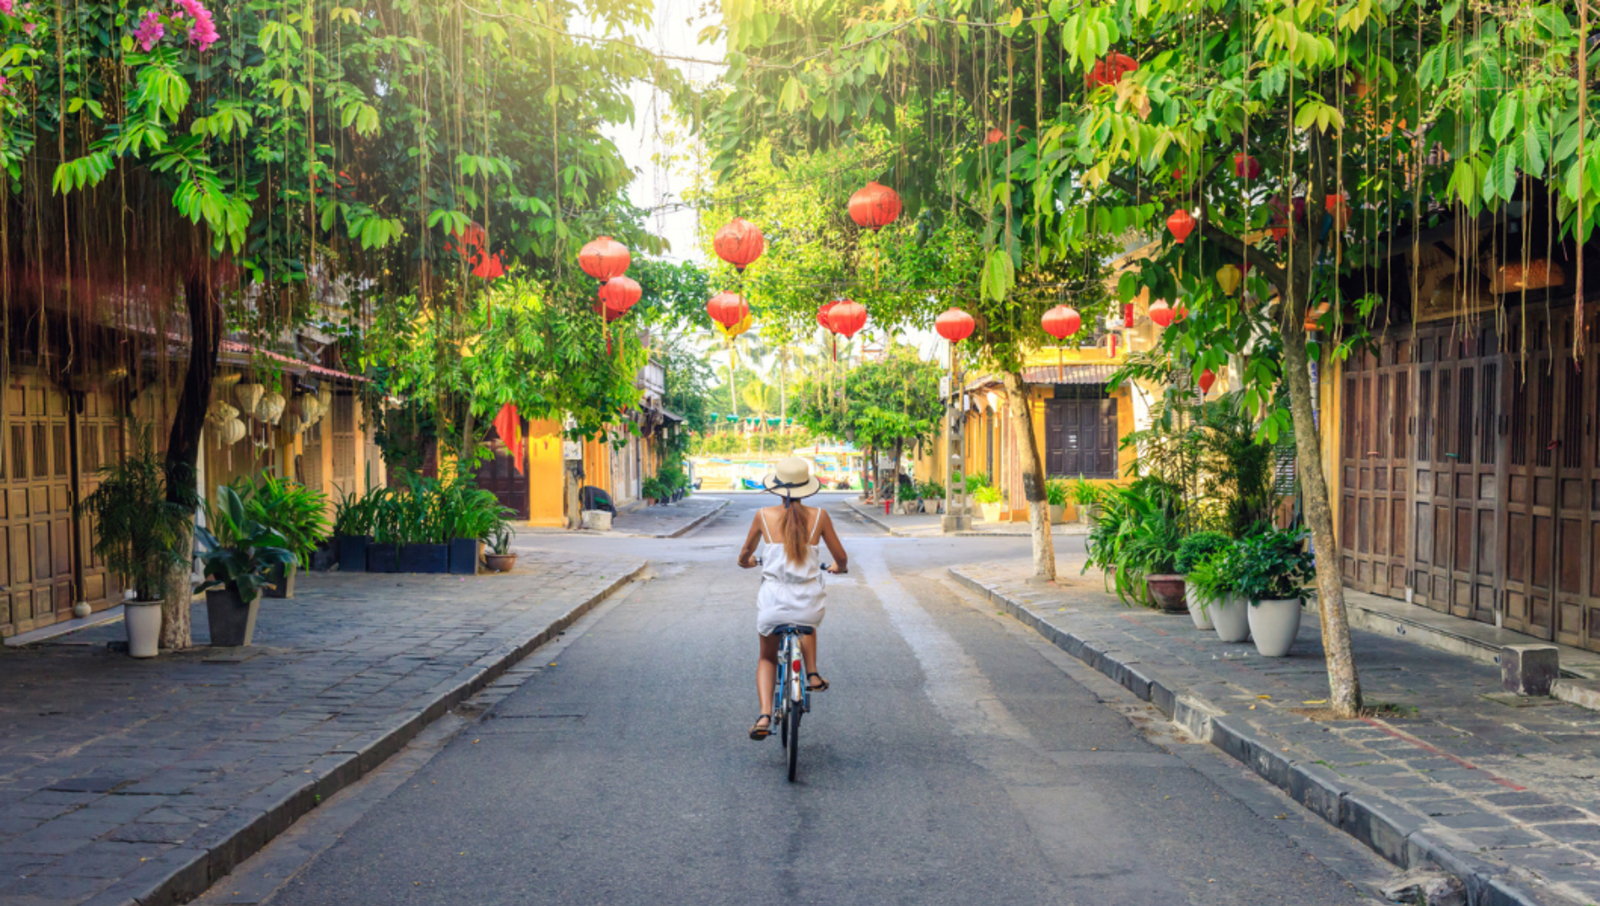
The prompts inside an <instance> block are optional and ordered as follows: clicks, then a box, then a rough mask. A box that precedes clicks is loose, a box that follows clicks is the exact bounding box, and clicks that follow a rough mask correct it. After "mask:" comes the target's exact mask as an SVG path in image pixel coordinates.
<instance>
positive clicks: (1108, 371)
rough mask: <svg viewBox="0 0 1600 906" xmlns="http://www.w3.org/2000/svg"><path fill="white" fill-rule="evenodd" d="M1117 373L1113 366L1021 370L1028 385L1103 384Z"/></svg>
mask: <svg viewBox="0 0 1600 906" xmlns="http://www.w3.org/2000/svg"><path fill="white" fill-rule="evenodd" d="M1116 373H1117V366H1115V365H1036V366H1034V367H1032V368H1024V369H1022V380H1023V381H1025V382H1027V383H1029V384H1105V383H1109V382H1110V380H1111V376H1112V375H1113V374H1116Z"/></svg>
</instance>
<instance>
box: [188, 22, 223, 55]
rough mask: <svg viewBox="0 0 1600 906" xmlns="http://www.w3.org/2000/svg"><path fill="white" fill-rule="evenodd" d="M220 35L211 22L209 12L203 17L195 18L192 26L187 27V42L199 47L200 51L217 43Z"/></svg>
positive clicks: (202, 51)
mask: <svg viewBox="0 0 1600 906" xmlns="http://www.w3.org/2000/svg"><path fill="white" fill-rule="evenodd" d="M220 37H222V36H221V35H219V34H217V27H216V25H214V24H212V22H211V15H210V14H209V13H207V14H206V17H205V18H204V19H196V20H195V23H194V27H193V28H191V29H189V43H190V44H193V45H195V46H197V47H199V48H200V52H201V53H205V52H206V49H207V48H209V47H210V46H211V45H213V44H215V43H217V39H218V38H220Z"/></svg>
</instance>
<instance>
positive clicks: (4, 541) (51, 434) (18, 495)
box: [0, 375, 74, 634]
mask: <svg viewBox="0 0 1600 906" xmlns="http://www.w3.org/2000/svg"><path fill="white" fill-rule="evenodd" d="M6 410H7V412H6V415H7V419H6V424H7V431H8V434H9V435H10V436H9V437H8V438H7V439H6V444H5V446H6V451H5V452H6V454H7V455H6V461H5V463H4V478H3V483H4V488H5V494H4V504H3V507H0V631H3V632H5V633H6V634H11V633H16V632H27V631H29V630H31V629H38V628H40V627H43V626H48V625H50V624H52V623H55V622H56V621H57V620H60V619H66V618H68V617H70V616H71V615H72V604H73V599H74V595H73V592H74V587H73V586H74V583H73V578H74V577H73V551H72V474H71V466H70V460H71V456H72V449H71V442H70V437H71V434H70V431H71V426H70V416H69V413H68V410H67V398H66V395H65V394H64V393H62V392H61V391H60V390H59V389H57V388H56V387H54V386H53V385H52V384H51V383H50V382H49V381H47V380H46V379H45V378H43V377H41V376H37V375H18V376H16V377H15V378H13V379H12V382H11V385H10V386H9V387H7V388H6Z"/></svg>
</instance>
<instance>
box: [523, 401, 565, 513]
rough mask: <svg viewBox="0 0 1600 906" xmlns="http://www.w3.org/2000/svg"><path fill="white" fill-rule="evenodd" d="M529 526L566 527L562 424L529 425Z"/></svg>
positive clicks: (545, 421)
mask: <svg viewBox="0 0 1600 906" xmlns="http://www.w3.org/2000/svg"><path fill="white" fill-rule="evenodd" d="M527 450H528V452H527V457H528V463H527V465H528V525H530V526H537V527H541V528H565V527H566V524H567V515H566V502H567V499H566V462H565V461H564V460H563V459H562V456H561V423H560V422H556V421H551V420H549V419H541V420H537V421H530V422H529V423H528V442H527Z"/></svg>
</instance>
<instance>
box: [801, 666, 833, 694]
mask: <svg viewBox="0 0 1600 906" xmlns="http://www.w3.org/2000/svg"><path fill="white" fill-rule="evenodd" d="M813 676H814V677H816V678H817V684H816V685H815V686H813V685H811V684H810V683H807V684H806V691H807V692H826V691H828V681H827V680H825V679H823V678H822V674H820V673H818V672H817V671H815V670H813V671H811V672H810V673H807V674H806V679H807V680H809V679H811V678H812V677H813Z"/></svg>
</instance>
